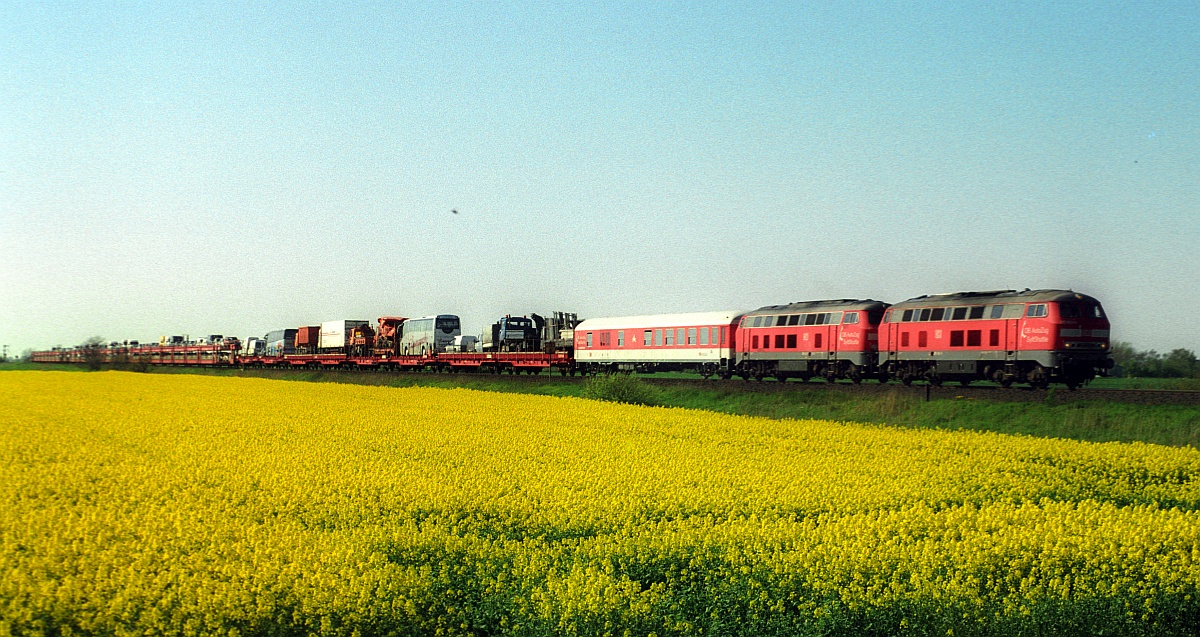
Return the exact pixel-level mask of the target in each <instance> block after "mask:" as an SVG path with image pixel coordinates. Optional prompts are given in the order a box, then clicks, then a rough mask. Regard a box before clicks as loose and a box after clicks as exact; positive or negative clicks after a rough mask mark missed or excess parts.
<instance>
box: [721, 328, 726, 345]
mask: <svg viewBox="0 0 1200 637" xmlns="http://www.w3.org/2000/svg"><path fill="white" fill-rule="evenodd" d="M720 344H721V345H724V344H725V328H724V327H722V328H721V343H720Z"/></svg>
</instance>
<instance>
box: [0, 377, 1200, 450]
mask: <svg viewBox="0 0 1200 637" xmlns="http://www.w3.org/2000/svg"><path fill="white" fill-rule="evenodd" d="M67 367H68V366H54V369H64V368H67ZM4 369H46V367H45V366H37V365H22V364H6V365H3V366H0V370H4ZM154 373H207V374H216V375H222V376H255V377H265V378H275V379H280V380H291V381H306V382H339V383H353V384H365V385H385V386H391V387H411V386H425V387H467V388H471V389H478V390H483V391H496V392H507V393H527V394H539V395H550V396H583V395H584V393H585V391H586V389H587V384H586V383H585V382H580V380H579V379H574V380H569V381H564V380H562V379H560V378H559V377H558V376H553V377H549V376H545V375H543V376H541V377H538V378H531V377H511V376H492V375H477V374H402V375H393V374H372V373H362V372H322V371H282V370H245V371H243V370H228V369H225V370H203V371H200V370H193V369H184V368H156V369H155V370H154ZM1137 380H1138V379H1112V380H1107V379H1105V380H1103V381H1101V382H1103V383H1104V385H1103V386H1105V387H1113V386H1119V385H1120V383H1122V382H1124V385H1125V386H1126V387H1128V386H1130V385H1137V384H1138V383H1136V382H1135V383H1130V382H1129V381H1137ZM1140 384H1141V385H1146V384H1148V383H1140ZM1098 386H1100V385H1098ZM649 391H650V392H651V394H652V396H653V398H654V402H655V403H656V404H658V405H662V406H665V407H683V408H687V409H703V410H708V411H715V412H721V413H728V414H739V415H750V416H765V417H768V418H797V419H804V418H812V419H818V420H838V421H845V422H861V423H876V424H887V425H893V426H899V427H912V428H936V429H949V430H954V429H963V430H973V431H994V432H999V433H1012V434H1024V435H1030V436H1040V437H1051V438H1069V439H1074V440H1085V441H1091V442H1108V441H1120V442H1133V441H1141V442H1148V443H1154V444H1163V445H1172V446H1192V447H1197V448H1200V407H1197V406H1181V405H1130V404H1121V403H1111V402H1102V401H1087V400H1080V401H1077V402H1066V403H1063V402H1061V401H1060V400H1047V401H1043V402H1017V403H1014V402H993V401H988V400H974V399H948V400H933V401H930V402H925V400H924V397H923V395H920V394H919V393H918V392H913V391H911V390H907V391H906V390H904V389H902V388H900V387H897V388H896V391H894V392H888V393H884V394H869V395H860V394H854V393H850V392H842V391H832V390H830V389H826V388H822V387H821V386H820V385H815V384H814V385H813V387H812V388H809V389H806V390H803V391H799V390H798V391H788V392H753V391H744V388H743V386H742V385H741V382H740V381H737V382H732V383H716V382H714V383H713V386H712V387H711V388H696V387H695V386H681V387H652V388H650V389H649ZM1057 398H1059V399H1061V398H1062V393H1061V392H1059V393H1057Z"/></svg>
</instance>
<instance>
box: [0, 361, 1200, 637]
mask: <svg viewBox="0 0 1200 637" xmlns="http://www.w3.org/2000/svg"><path fill="white" fill-rule="evenodd" d="M0 423H2V424H0V635H9V634H12V635H29V634H47V635H51V634H53V635H75V634H105V635H135V634H136V635H215V634H221V635H308V634H315V635H388V634H395V635H440V634H444V635H460V634H462V635H466V634H475V635H497V634H512V635H607V634H614V635H622V634H631V635H650V634H655V635H702V634H703V635H798V634H826V635H828V634H844V635H864V634H866V635H869V634H877V635H893V634H939V635H950V634H953V635H984V634H997V635H1007V634H1019V633H1023V634H1044V635H1051V634H1081V635H1094V634H1190V633H1193V632H1194V631H1195V630H1196V628H1197V620H1198V618H1200V597H1198V595H1200V590H1198V584H1200V513H1197V508H1198V505H1200V486H1198V481H1197V479H1196V478H1197V475H1200V453H1198V452H1196V451H1195V450H1192V449H1177V448H1166V447H1158V446H1153V445H1144V444H1088V443H1078V442H1069V441H1061V440H1045V439H1036V438H1027V437H1011V436H1002V435H995V434H981V433H969V432H944V431H932V430H917V431H910V430H903V429H897V428H888V427H878V426H863V425H854V424H843V423H832V422H816V421H772V420H766V419H758V418H744V417H734V416H726V415H718V414H713V413H706V412H697V411H686V410H679V409H663V408H647V407H633V406H624V405H616V404H612V403H602V402H593V401H586V400H581V399H570V398H568V399H562V398H549V397H537V396H524V395H507V394H489V393H482V392H473V391H468V390H443V389H424V388H411V389H391V388H380V387H363V386H353V385H335V384H307V383H289V382H280V381H269V380H260V379H240V378H213V377H202V376H185V375H154V374H131V373H121V372H104V373H90V374H89V373H63V372H5V373H0Z"/></svg>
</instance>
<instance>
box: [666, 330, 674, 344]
mask: <svg viewBox="0 0 1200 637" xmlns="http://www.w3.org/2000/svg"><path fill="white" fill-rule="evenodd" d="M666 344H667V346H668V347H669V346H671V345H674V344H675V330H671V329H668V330H667V342H666Z"/></svg>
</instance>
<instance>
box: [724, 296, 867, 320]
mask: <svg viewBox="0 0 1200 637" xmlns="http://www.w3.org/2000/svg"><path fill="white" fill-rule="evenodd" d="M885 307H887V303H884V302H883V301H876V300H874V299H829V300H825V301H797V302H795V303H788V304H787V305H767V306H763V307H760V308H758V309H757V310H754V311H753V312H747V313H746V315H747V316H757V315H761V314H779V313H781V312H787V313H796V312H826V311H828V312H841V311H847V310H848V311H854V310H882V309H883V308H885Z"/></svg>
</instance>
